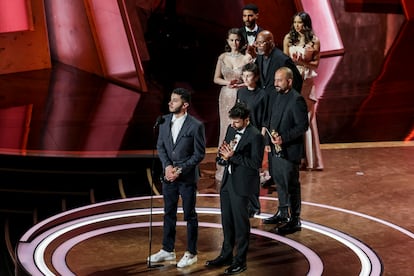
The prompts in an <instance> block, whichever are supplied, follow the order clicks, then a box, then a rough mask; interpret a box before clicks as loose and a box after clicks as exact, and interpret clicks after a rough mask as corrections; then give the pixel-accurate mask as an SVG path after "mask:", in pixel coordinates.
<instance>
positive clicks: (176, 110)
mask: <svg viewBox="0 0 414 276" xmlns="http://www.w3.org/2000/svg"><path fill="white" fill-rule="evenodd" d="M182 108H183V104H181V105H180V106H177V107H176V108H173V107H170V108H169V110H170V112H171V113H173V114H178V113H180V112H181V109H182Z"/></svg>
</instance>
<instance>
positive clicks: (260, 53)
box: [256, 48, 265, 56]
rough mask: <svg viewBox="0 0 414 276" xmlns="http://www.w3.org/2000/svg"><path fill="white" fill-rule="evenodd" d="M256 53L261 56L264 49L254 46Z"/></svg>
mask: <svg viewBox="0 0 414 276" xmlns="http://www.w3.org/2000/svg"><path fill="white" fill-rule="evenodd" d="M256 54H258V55H261V56H263V55H264V54H265V51H263V50H259V49H258V48H256Z"/></svg>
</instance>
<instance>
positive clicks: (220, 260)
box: [206, 255, 233, 267]
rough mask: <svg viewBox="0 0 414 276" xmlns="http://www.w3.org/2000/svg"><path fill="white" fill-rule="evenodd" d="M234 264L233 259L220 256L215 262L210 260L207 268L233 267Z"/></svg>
mask: <svg viewBox="0 0 414 276" xmlns="http://www.w3.org/2000/svg"><path fill="white" fill-rule="evenodd" d="M232 262H233V258H232V257H230V258H224V257H223V256H221V255H220V256H218V257H217V258H215V259H214V260H209V261H207V262H206V266H209V267H212V266H226V265H231V263H232Z"/></svg>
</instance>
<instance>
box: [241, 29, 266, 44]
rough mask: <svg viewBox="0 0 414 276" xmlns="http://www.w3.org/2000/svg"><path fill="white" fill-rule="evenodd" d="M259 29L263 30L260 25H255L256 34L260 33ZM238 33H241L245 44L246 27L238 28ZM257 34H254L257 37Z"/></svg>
mask: <svg viewBox="0 0 414 276" xmlns="http://www.w3.org/2000/svg"><path fill="white" fill-rule="evenodd" d="M261 31H263V28H261V27H260V26H257V34H258V33H260V32H261ZM240 33H241V34H242V36H243V38H244V41H245V42H246V44H248V40H247V32H246V27H245V26H243V27H241V28H240ZM257 34H256V37H257ZM255 40H256V38H255Z"/></svg>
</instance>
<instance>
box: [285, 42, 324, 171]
mask: <svg viewBox="0 0 414 276" xmlns="http://www.w3.org/2000/svg"><path fill="white" fill-rule="evenodd" d="M306 49H307V48H305V47H303V46H290V47H289V54H290V56H291V57H293V56H294V55H301V56H302V57H303V58H304V59H305V60H309V59H311V57H310V56H309V55H311V54H312V52H311V51H307V50H306ZM296 67H297V68H298V70H299V72H300V73H301V74H302V77H303V85H302V91H301V94H302V96H303V97H304V98H305V101H306V105H307V106H308V118H309V128H308V130H307V131H306V133H305V152H306V168H307V169H311V170H313V169H315V170H323V168H324V166H323V159H322V153H321V147H320V142H319V132H318V125H317V122H316V110H315V104H316V102H317V100H318V99H317V98H316V91H315V84H314V81H313V78H314V77H316V76H317V75H318V74H317V73H316V72H315V70H313V69H311V68H307V67H304V66H301V65H296Z"/></svg>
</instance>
